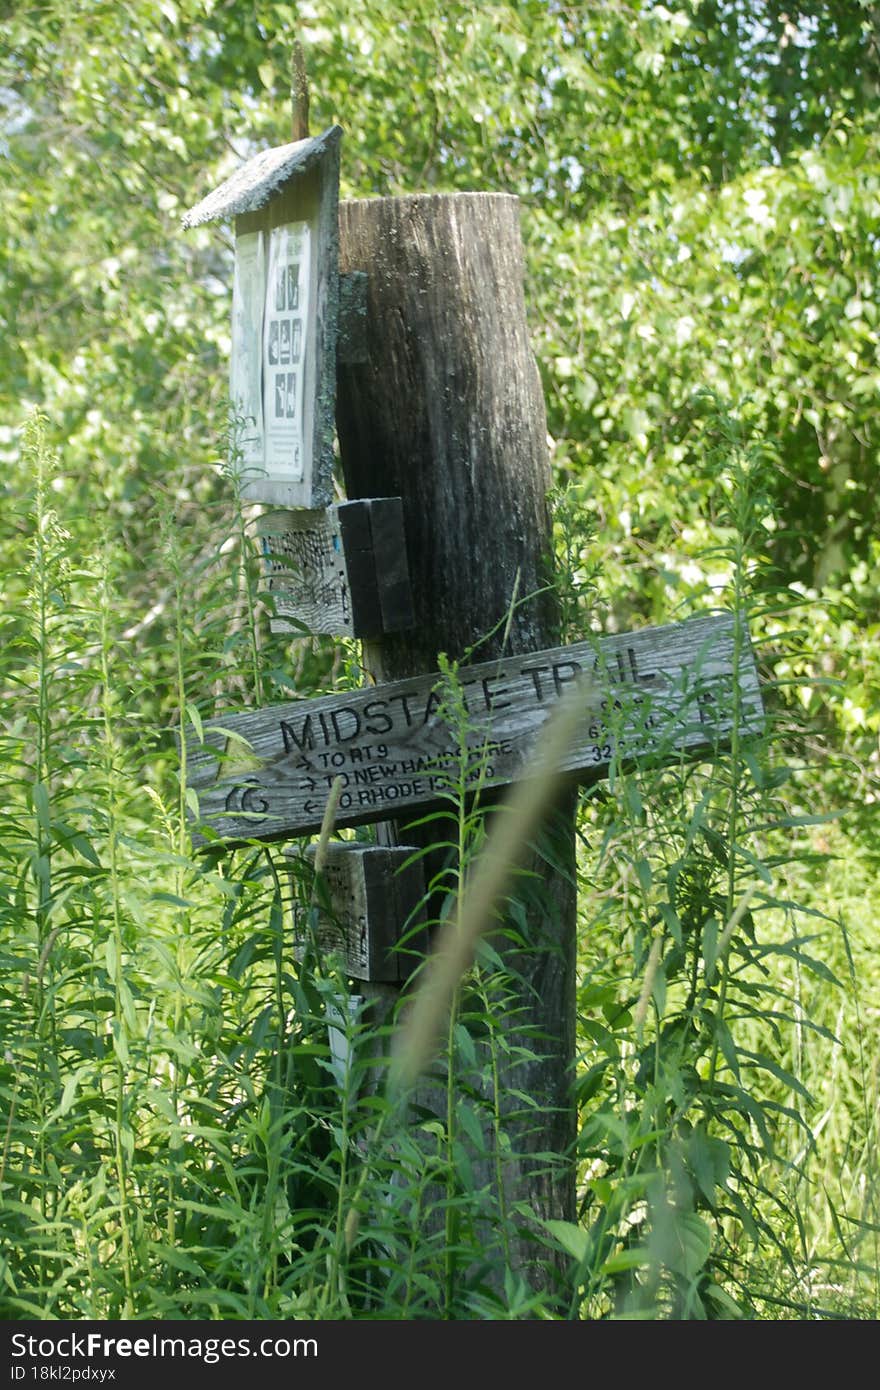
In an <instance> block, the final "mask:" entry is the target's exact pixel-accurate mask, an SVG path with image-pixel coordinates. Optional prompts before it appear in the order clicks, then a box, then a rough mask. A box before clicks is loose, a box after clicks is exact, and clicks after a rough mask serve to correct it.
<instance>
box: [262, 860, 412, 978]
mask: <svg viewBox="0 0 880 1390" xmlns="http://www.w3.org/2000/svg"><path fill="white" fill-rule="evenodd" d="M287 853H288V855H290V856H291V857H298V856H299V853H300V851H299V850H298V849H292V850H289V851H287ZM314 854H315V847H314V846H310V847H309V849H308V850H307V855H308V856H309V857H311V858H312V859H314ZM412 854H413V850H412V848H411V847H409V846H398V847H397V848H394V849H386V848H382V847H381V846H377V845H360V844H355V843H352V842H345V843H331V844H330V845H328V847H327V855H326V859H325V863H324V869H323V871H322V883H321V885H319V888H318V893H317V899H318V905H319V906H318V912H317V921H316V938H317V940H316V945H317V948H318V950H319V952H320V953H321V954H322V956H324V957H325V959H326V957H327V956H329V954H330V953H331V952H333V953H336V954H337V955H338V956H339V958H340V962H341V964H342V967H343V969H344V970H345V971H346V973H347V974H348V975H350V976H351V978H352V979H356V980H386V981H387V980H398V979H400V978H401V976H405V975H406V974H407V973H408V968H407V956H408V955H409V953H410V952H411V951H412V950H413V943H414V941H416V940H418V939H420V938H421V936H422V931H421V922H420V917H421V909H422V900H423V897H424V892H425V877H424V871H423V869H422V865H421V862H420V861H419V860H414V861H413V860H412ZM408 861H409V862H408ZM307 930H308V910H307V909H306V908H304V907H303V905H301V904H297V903H296V900H295V899H294V955H295V957H296V959H297V960H301V959H302V958H303V954H304V951H305V938H306V932H307ZM421 944H422V947H424V941H423V940H422V943H421Z"/></svg>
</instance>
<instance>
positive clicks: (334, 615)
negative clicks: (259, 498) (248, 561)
mask: <svg viewBox="0 0 880 1390" xmlns="http://www.w3.org/2000/svg"><path fill="white" fill-rule="evenodd" d="M257 534H258V536H259V538H260V541H261V545H262V548H263V558H264V585H263V592H264V593H266V594H267V595H269V596H271V601H272V616H271V618H270V620H269V625H270V627H271V630H272V631H273V632H279V633H290V634H291V635H293V636H304V635H306V632H321V633H328V634H330V635H332V636H346V637H376V636H378V635H380V634H381V633H383V632H395V631H398V630H400V629H401V628H404V627H410V626H412V622H413V609H412V593H411V589H410V583H409V570H408V567H407V561H406V542H405V537H404V532H403V510H402V507H401V504H400V499H399V498H395V497H381V498H370V499H365V500H362V501H357V502H339V503H337V504H336V505H335V506H333V507H327V508H325V509H323V510H320V511H312V510H299V511H286V510H285V511H270V512H264V513H263V515H262V516H260V517H259V518H258V521H257Z"/></svg>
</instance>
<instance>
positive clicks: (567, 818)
mask: <svg viewBox="0 0 880 1390" xmlns="http://www.w3.org/2000/svg"><path fill="white" fill-rule="evenodd" d="M340 269H341V270H342V271H366V272H367V285H368V292H367V317H366V353H365V360H364V361H363V362H361V363H357V364H351V365H342V366H341V367H340V370H339V375H338V383H337V432H338V437H339V445H340V453H341V458H342V465H343V471H344V475H345V481H346V488H347V492H348V496H349V497H352V498H356V497H369V496H393V497H400V498H401V499H402V503H403V514H404V531H405V534H406V539H407V550H408V559H409V570H410V576H411V580H412V592H413V600H414V610H415V614H414V615H415V626H414V627H412V628H411V629H410V630H408V631H407V632H405V633H397V634H394V635H388V636H384V637H382V639H381V640H379V641H376V642H372V643H369V644H365V664H366V666H367V668H368V670H369V671H370V673H371V674H372V675H373V677H374V678H375V679H376V680H377V681H388V680H400V679H402V678H404V677H411V676H414V675H417V674H422V673H425V672H431V671H435V670H436V669H437V658H438V653H440V652H443V653H446V654H447V655H448V656H449V657H450V658H451V659H456V660H457V659H461V658H462V657H464V656H465V654H466V653H468V652H469V651H470V649H471V648H472V647H473V646H474V645H475V644H476V643H480V646H479V651H478V659H479V660H480V661H488V660H490V659H492V658H493V657H495V656H501V655H502V654H505V655H506V654H510V653H524V652H533V651H537V650H540V649H541V648H546V647H550V646H552V645H553V644H554V643H555V642H556V641H557V640H558V628H557V617H556V604H555V601H554V595H553V592H552V589H551V588H549V587H548V577H549V557H550V551H551V536H550V520H549V516H548V508H547V500H546V494H547V489H548V484H549V460H548V451H547V432H546V416H545V409H544V401H543V395H542V390H541V384H540V380H539V376H538V371H537V368H536V365H535V361H534V358H533V356H532V352H531V348H530V344H529V337H528V329H527V323H526V312H525V303H524V295H523V277H524V263H523V251H522V242H521V236H520V226H519V203H518V200H517V199H516V198H513V197H510V196H507V195H504V194H491V193H462V194H453V195H439V196H426V197H421V196H419V197H402V198H386V199H376V200H369V201H365V202H347V203H343V204H341V206H340ZM514 601H516V607H515V609H514V610H513V613H512V620H511V622H510V625H509V632H508V637H507V645H506V647H505V649H504V653H502V633H503V632H504V630H505V618H506V615H508V613H509V612H510V610H511V605H512V604H513V603H514ZM487 634H491V635H489V636H487ZM404 823H405V822H404ZM549 828H550V827H548V830H549ZM552 830H553V837H552V838H553V853H552V862H551V861H550V860H548V859H546V858H545V859H544V860H543V862H540V863H537V864H536V863H535V862H534V861H533V863H532V867H536V868H537V869H538V871H539V873H540V875H541V880H542V883H543V893H542V895H541V900H540V906H539V905H538V899H537V896H536V895H535V894H532V895H531V900H530V906H529V907H528V909H527V917H526V921H527V929H526V935H527V938H528V941H529V943H530V948H529V950H528V951H522V952H520V951H517V952H511V951H510V950H508V952H507V956H508V963H509V964H510V966H511V967H512V970H513V971H514V972H517V973H518V974H519V975H520V976H521V978H522V984H521V986H520V987H519V988H518V990H517V998H516V1001H515V1002H516V1019H517V1022H516V1025H515V1034H516V1035H515V1036H512V1035H510V1034H507V1040H508V1042H509V1043H510V1044H511V1045H512V1052H511V1054H510V1055H515V1050H516V1048H517V1045H519V1044H521V1045H522V1048H523V1052H524V1053H530V1054H533V1056H532V1059H531V1060H528V1061H523V1062H519V1063H516V1064H514V1063H512V1062H509V1063H508V1064H507V1070H506V1073H505V1075H504V1077H503V1079H502V1086H503V1088H504V1090H505V1091H506V1092H508V1093H514V1092H517V1091H518V1092H519V1093H520V1094H525V1095H528V1096H531V1097H534V1099H535V1101H536V1103H537V1104H536V1108H535V1109H534V1110H529V1109H528V1108H526V1107H521V1106H519V1105H518V1104H517V1105H514V1106H513V1107H511V1111H513V1110H515V1111H516V1114H515V1115H514V1114H513V1113H511V1114H509V1115H507V1116H506V1120H505V1122H506V1125H507V1126H508V1133H507V1137H508V1138H509V1140H510V1161H506V1163H505V1174H506V1178H505V1181H506V1183H507V1184H508V1188H509V1190H508V1193H507V1197H508V1199H512V1198H513V1199H518V1200H522V1201H524V1202H526V1203H528V1204H529V1206H530V1207H531V1208H532V1209H533V1210H534V1211H535V1213H536V1214H537V1215H538V1216H539V1217H561V1218H567V1219H572V1217H573V1212H574V1164H573V1158H572V1146H573V1141H574V1111H573V1104H572V1080H573V1062H574V1013H575V993H574V946H575V910H576V902H575V884H574V811H573V806H572V804H571V800H570V798H566V802H565V805H564V806H561V807H560V808H559V812H558V814H557V816H556V818H555V824H554V825H553V827H552ZM432 835H433V836H436V835H437V827H436V825H435V826H433V827H428V828H427V829H424V830H421V831H420V830H419V829H407V830H406V831H405V838H406V840H407V841H408V842H409V843H422V844H425V843H426V842H427V843H430V840H431V837H432ZM364 989H365V991H369V992H370V993H371V994H372V995H373V996H374V997H375V996H379V997H380V998H382V999H383V1001H384V1003H385V1004H386V1006H390V1005H391V1004H393V1003H394V1002H396V997H397V994H398V991H399V986H396V985H394V984H371V985H365V986H364ZM421 1099H425V1096H422V1097H421ZM535 1154H541V1155H543V1156H544V1157H542V1158H541V1159H540V1160H538V1161H536V1160H535V1159H534V1157H533V1156H534V1155H535ZM547 1154H556V1155H558V1156H559V1162H558V1163H557V1164H555V1165H553V1164H549V1165H548V1163H547V1161H546V1155H547ZM525 1249H526V1247H525V1245H522V1246H521V1248H520V1251H519V1255H520V1262H523V1261H524V1260H525V1259H526V1254H525ZM534 1253H535V1252H534V1248H532V1249H531V1252H530V1254H531V1258H534Z"/></svg>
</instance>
